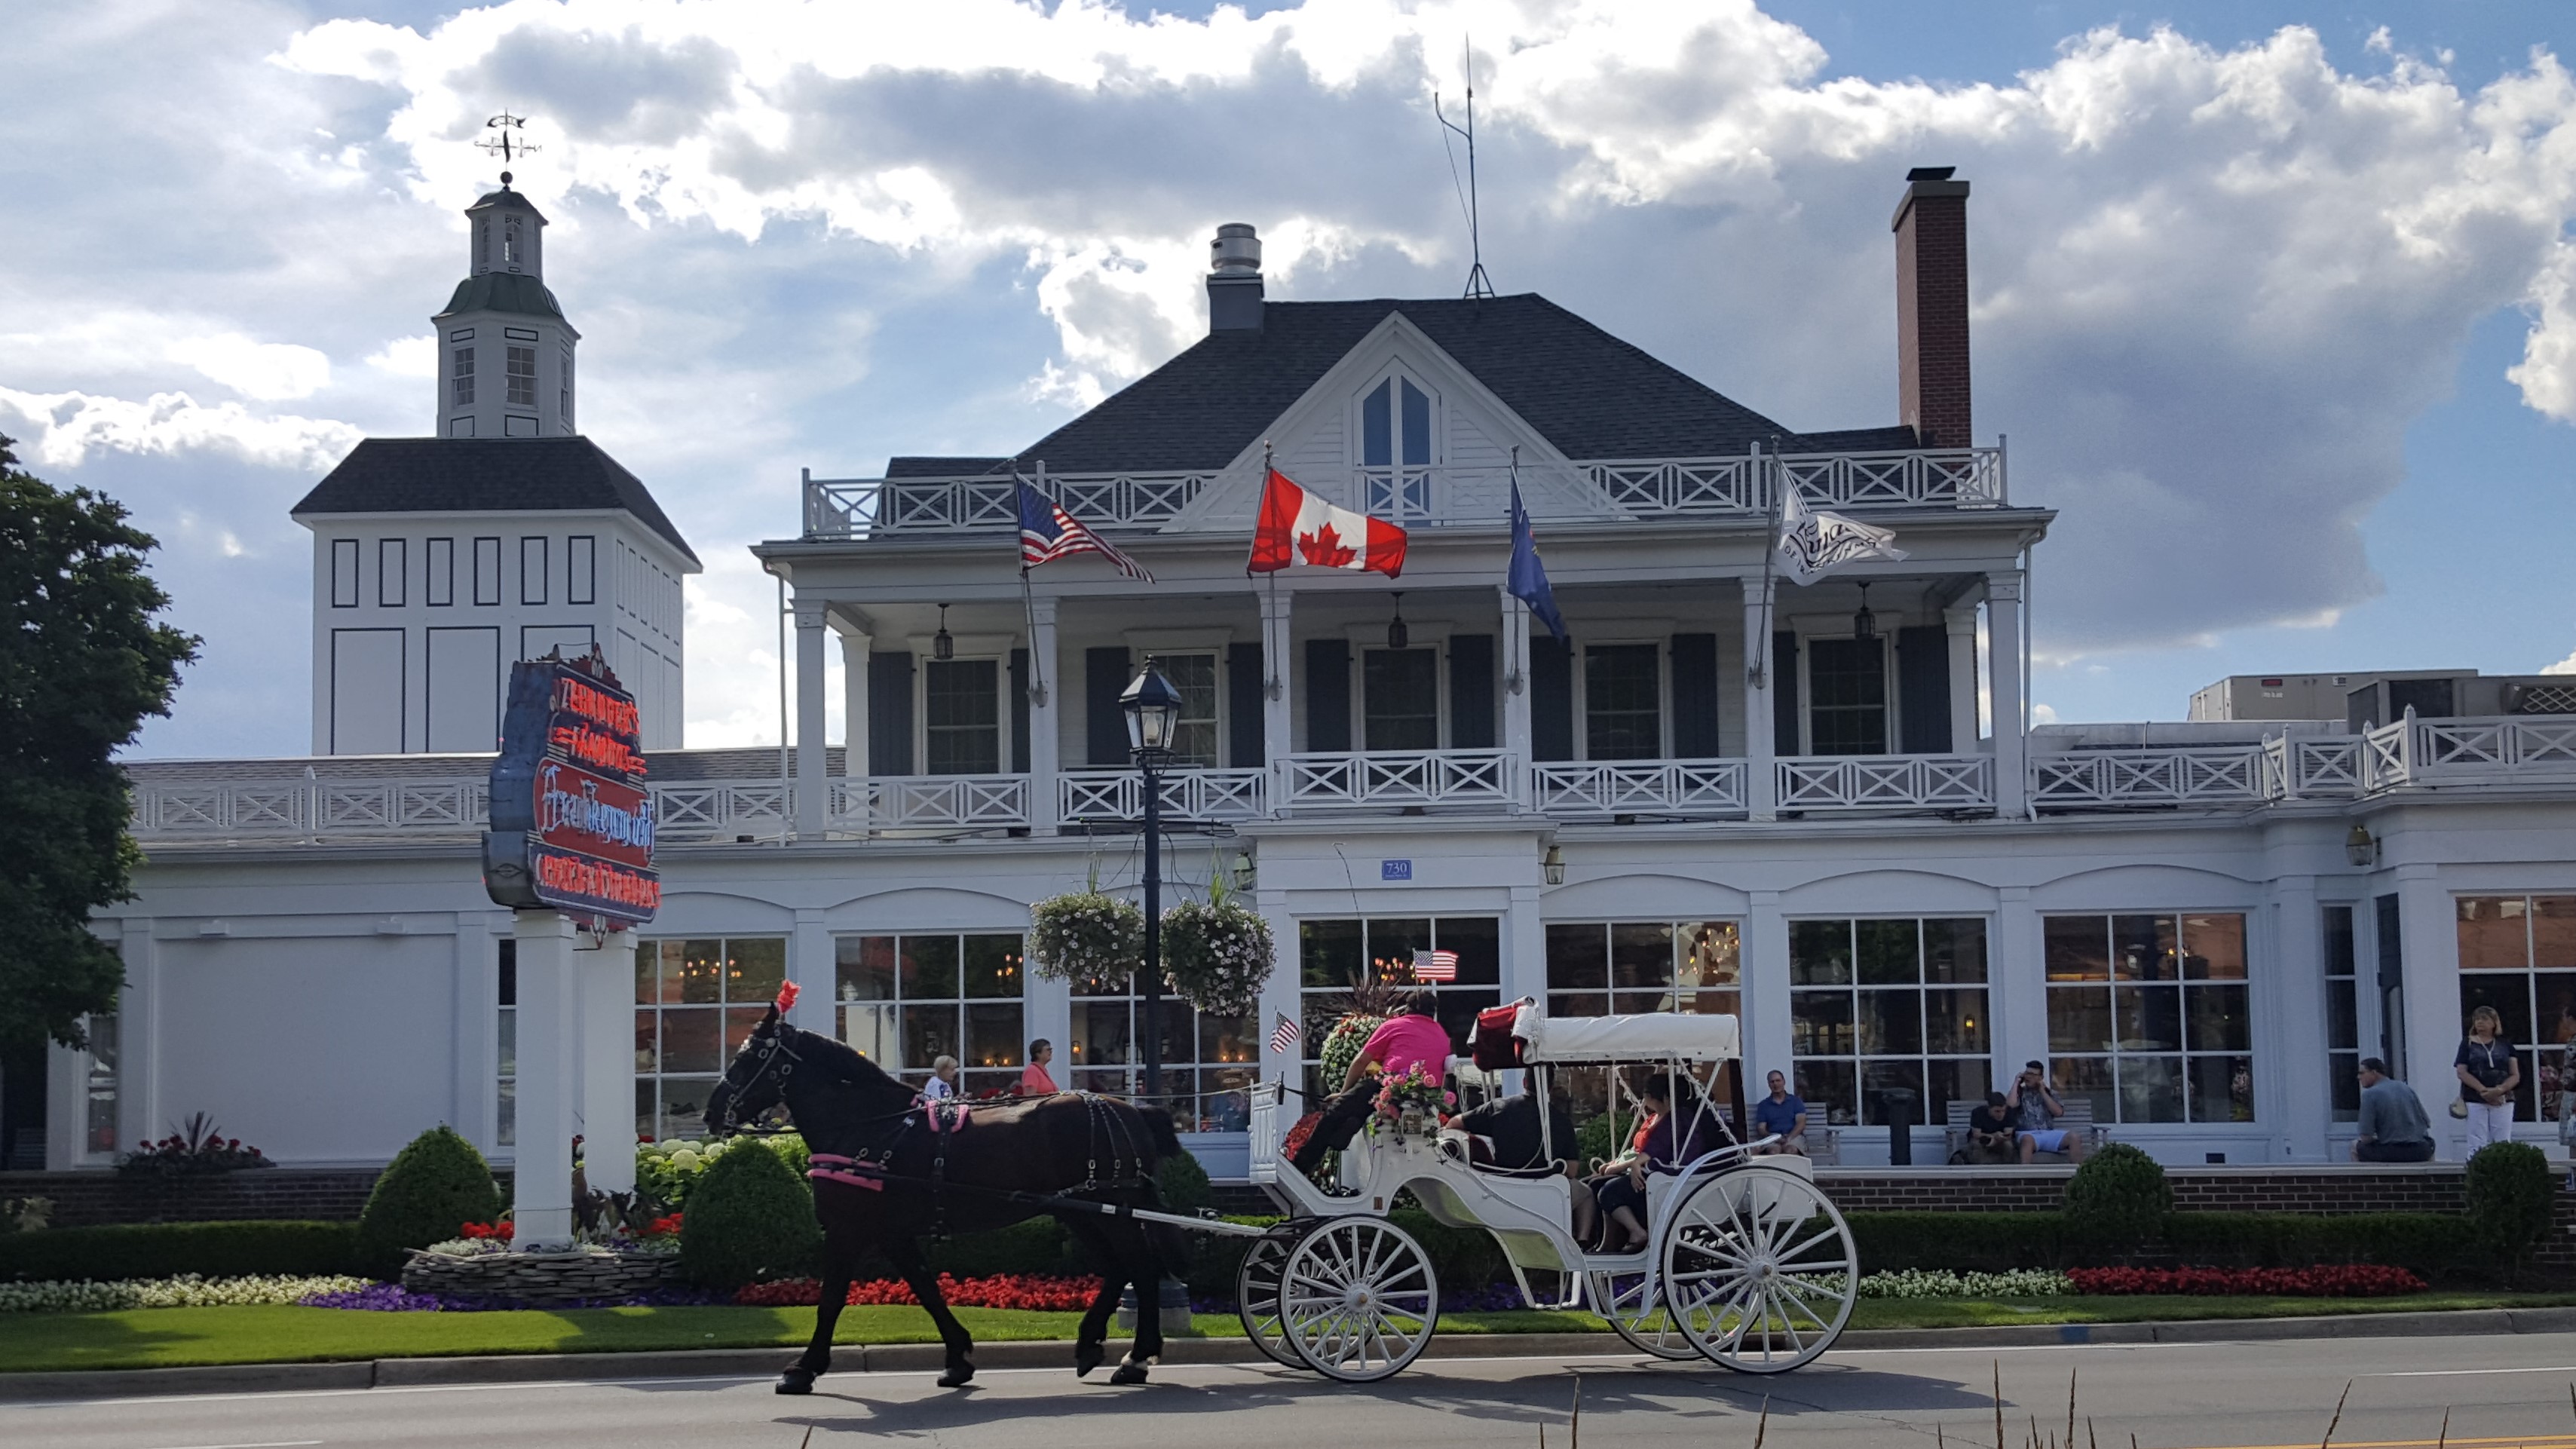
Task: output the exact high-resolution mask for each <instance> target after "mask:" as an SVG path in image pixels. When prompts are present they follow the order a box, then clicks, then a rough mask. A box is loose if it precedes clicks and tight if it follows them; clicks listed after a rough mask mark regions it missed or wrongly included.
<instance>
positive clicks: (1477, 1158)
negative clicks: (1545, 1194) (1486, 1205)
mask: <svg viewBox="0 0 2576 1449" xmlns="http://www.w3.org/2000/svg"><path fill="white" fill-rule="evenodd" d="M1490 1140H1491V1139H1489V1138H1483V1137H1478V1136H1477V1135H1476V1134H1474V1133H1472V1132H1461V1131H1459V1130H1458V1129H1457V1128H1455V1127H1443V1128H1441V1129H1440V1137H1439V1142H1440V1153H1441V1155H1442V1156H1444V1157H1447V1158H1450V1159H1452V1160H1453V1161H1458V1162H1463V1163H1465V1164H1467V1165H1468V1166H1469V1167H1472V1168H1474V1169H1475V1170H1476V1171H1478V1172H1480V1173H1483V1174H1484V1175H1486V1176H1488V1177H1517V1178H1542V1177H1563V1176H1564V1175H1565V1160H1564V1159H1563V1158H1559V1159H1557V1160H1556V1161H1554V1162H1551V1163H1549V1164H1548V1165H1547V1166H1545V1167H1503V1166H1500V1165H1498V1164H1496V1163H1495V1162H1494V1161H1493V1159H1492V1149H1491V1148H1490V1147H1487V1146H1485V1145H1484V1144H1485V1143H1487V1142H1488V1141H1490Z"/></svg>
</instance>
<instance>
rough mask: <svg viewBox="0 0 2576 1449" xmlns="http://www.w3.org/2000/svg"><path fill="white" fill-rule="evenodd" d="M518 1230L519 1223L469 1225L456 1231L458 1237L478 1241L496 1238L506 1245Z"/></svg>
mask: <svg viewBox="0 0 2576 1449" xmlns="http://www.w3.org/2000/svg"><path fill="white" fill-rule="evenodd" d="M518 1230H519V1225H518V1224H517V1223H467V1224H465V1225H464V1226H462V1227H460V1228H458V1229H457V1230H456V1236H458V1237H460V1238H473V1239H477V1240H480V1239H483V1238H495V1239H498V1240H500V1241H501V1242H504V1243H506V1242H508V1241H510V1237H511V1235H512V1234H514V1233H516V1232H517V1231H518Z"/></svg>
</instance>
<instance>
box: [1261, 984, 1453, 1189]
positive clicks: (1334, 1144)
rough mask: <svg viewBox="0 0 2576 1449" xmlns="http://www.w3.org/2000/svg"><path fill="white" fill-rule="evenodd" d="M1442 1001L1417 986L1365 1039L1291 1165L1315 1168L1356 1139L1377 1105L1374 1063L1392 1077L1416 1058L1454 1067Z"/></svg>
mask: <svg viewBox="0 0 2576 1449" xmlns="http://www.w3.org/2000/svg"><path fill="white" fill-rule="evenodd" d="M1438 1006H1439V998H1438V997H1436V996H1434V995H1433V994H1432V993H1430V992H1428V991H1417V992H1414V993H1413V994H1412V995H1411V996H1409V997H1406V998H1405V999H1404V1001H1403V1004H1402V1007H1401V1009H1400V1010H1399V1011H1398V1012H1397V1013H1396V1014H1395V1015H1393V1016H1390V1017H1388V1018H1387V1019H1386V1020H1385V1021H1384V1022H1383V1023H1381V1024H1380V1025H1379V1026H1378V1029H1377V1030H1375V1031H1373V1032H1370V1033H1369V1039H1368V1040H1367V1041H1366V1042H1363V1043H1361V1045H1360V1054H1359V1056H1358V1057H1357V1058H1356V1059H1354V1060H1353V1061H1352V1062H1351V1069H1350V1071H1349V1072H1348V1073H1347V1074H1345V1075H1344V1076H1343V1078H1342V1086H1341V1090H1340V1091H1339V1092H1338V1093H1336V1094H1335V1095H1334V1097H1333V1099H1332V1100H1331V1101H1329V1102H1327V1103H1325V1104H1324V1114H1323V1120H1321V1121H1319V1122H1317V1123H1316V1124H1315V1130H1314V1131H1313V1132H1312V1133H1310V1134H1308V1136H1307V1138H1306V1141H1305V1143H1304V1145H1302V1146H1300V1147H1299V1148H1298V1149H1297V1155H1296V1156H1294V1157H1292V1158H1290V1159H1289V1165H1290V1166H1292V1167H1294V1168H1296V1169H1297V1170H1298V1171H1299V1172H1312V1171H1314V1168H1315V1164H1316V1163H1318V1162H1321V1161H1323V1160H1324V1154H1325V1153H1327V1152H1333V1151H1337V1150H1339V1149H1341V1148H1343V1147H1346V1146H1348V1145H1350V1140H1351V1138H1352V1136H1353V1135H1355V1134H1356V1133H1357V1132H1358V1131H1359V1130H1360V1124H1361V1123H1363V1122H1366V1121H1367V1120H1368V1118H1369V1113H1371V1112H1373V1111H1375V1110H1376V1109H1377V1093H1378V1084H1377V1080H1376V1079H1375V1078H1374V1077H1372V1076H1371V1075H1370V1072H1369V1068H1370V1067H1372V1066H1374V1067H1376V1068H1378V1069H1379V1070H1380V1071H1381V1072H1383V1073H1384V1074H1385V1075H1387V1076H1390V1077H1400V1076H1403V1075H1404V1074H1405V1073H1406V1072H1408V1071H1411V1070H1412V1069H1413V1067H1414V1065H1415V1064H1416V1063H1420V1064H1421V1065H1422V1066H1424V1067H1426V1068H1427V1069H1429V1071H1430V1073H1431V1075H1433V1076H1435V1077H1438V1076H1445V1075H1446V1074H1447V1073H1448V1070H1449V1048H1450V1041H1449V1028H1447V1027H1445V1026H1442V1025H1441V1024H1440V1018H1439V1017H1438V1016H1436V1015H1434V1014H1433V1013H1434V1012H1435V1011H1436V1010H1437V1009H1438Z"/></svg>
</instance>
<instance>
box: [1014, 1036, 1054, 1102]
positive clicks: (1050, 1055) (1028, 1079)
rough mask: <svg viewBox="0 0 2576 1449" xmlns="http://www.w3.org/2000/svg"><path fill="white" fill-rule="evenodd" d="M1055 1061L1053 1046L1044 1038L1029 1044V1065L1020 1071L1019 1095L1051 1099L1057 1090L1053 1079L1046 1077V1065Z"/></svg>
mask: <svg viewBox="0 0 2576 1449" xmlns="http://www.w3.org/2000/svg"><path fill="white" fill-rule="evenodd" d="M1054 1060H1055V1046H1054V1044H1053V1043H1051V1042H1049V1041H1048V1040H1047V1039H1046V1038H1045V1037H1039V1038H1038V1039H1037V1040H1036V1041H1033V1042H1030V1043H1029V1064H1028V1065H1027V1066H1025V1067H1022V1068H1021V1069H1020V1095H1021V1096H1023V1097H1052V1096H1054V1095H1055V1094H1056V1092H1057V1090H1058V1088H1057V1087H1056V1084H1055V1078H1053V1077H1051V1076H1048V1075H1047V1063H1049V1062H1051V1061H1054Z"/></svg>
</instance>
